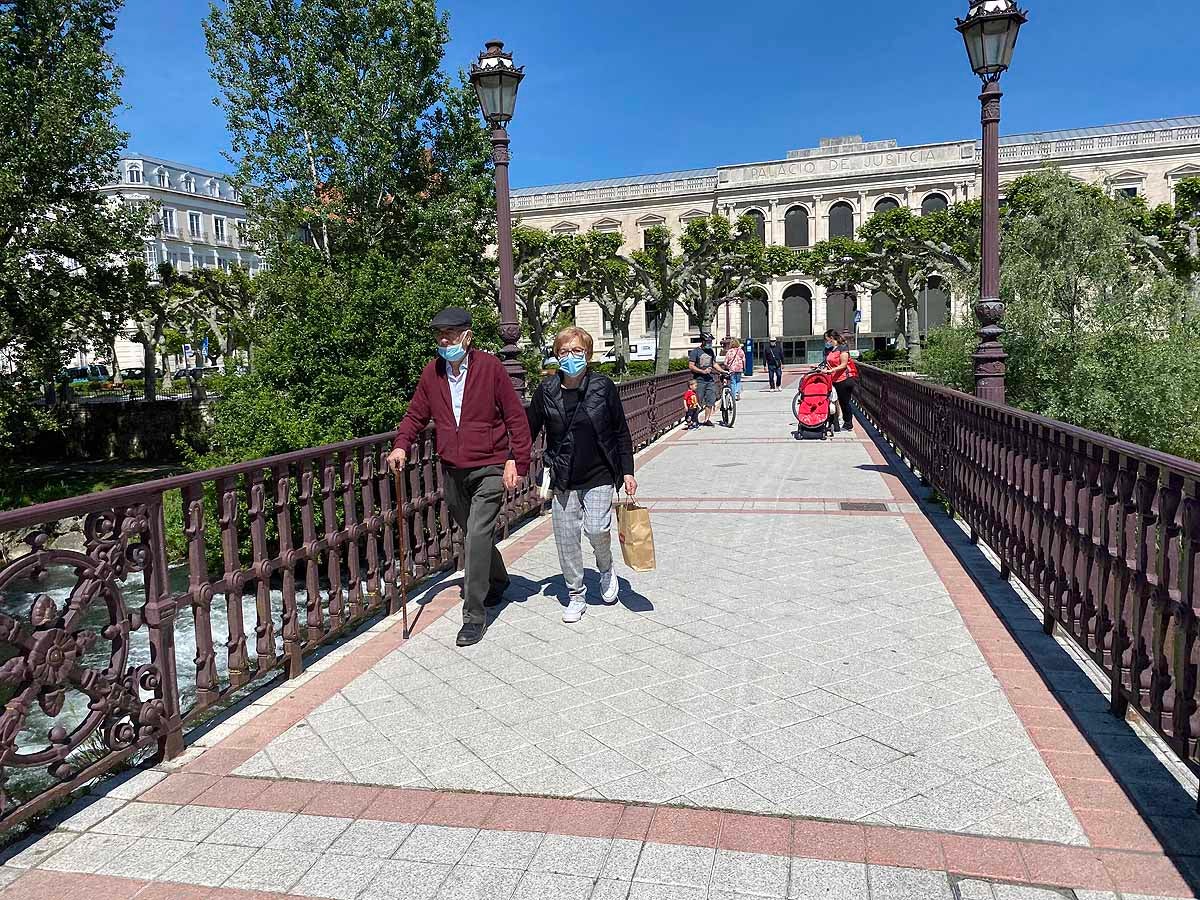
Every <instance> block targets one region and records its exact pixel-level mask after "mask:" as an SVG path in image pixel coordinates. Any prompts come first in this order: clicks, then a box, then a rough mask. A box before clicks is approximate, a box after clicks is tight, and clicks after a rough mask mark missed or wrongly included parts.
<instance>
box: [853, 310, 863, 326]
mask: <svg viewBox="0 0 1200 900" xmlns="http://www.w3.org/2000/svg"><path fill="white" fill-rule="evenodd" d="M854 324H855V325H861V324H862V310H861V309H856V310H855V311H854Z"/></svg>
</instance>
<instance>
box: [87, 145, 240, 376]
mask: <svg viewBox="0 0 1200 900" xmlns="http://www.w3.org/2000/svg"><path fill="white" fill-rule="evenodd" d="M103 191H104V192H105V193H107V194H109V195H111V196H113V197H116V198H119V200H120V202H122V203H150V204H154V205H155V206H156V207H157V208H158V210H159V212H158V225H159V227H158V228H157V229H156V230H155V231H154V233H152V234H149V235H147V236H146V241H145V255H146V265H147V266H148V267H150V268H151V269H153V268H156V267H157V266H158V265H159V264H160V263H164V262H169V263H171V264H172V265H173V266H174V267H175V268H176V270H177V271H179V272H190V271H192V270H193V269H202V268H218V269H224V270H226V271H228V270H229V269H230V268H231V267H233V266H239V267H241V268H243V269H245V270H246V271H248V272H250V273H251V274H256V273H257V272H258V270H259V269H260V268H261V267H262V265H263V263H262V260H261V259H260V257H259V255H258V253H257V252H255V249H254V247H253V246H252V245H250V244H249V243H248V242H247V240H246V239H245V237H244V234H245V224H246V207H245V206H244V205H243V204H242V201H241V198H239V197H238V194H237V191H236V190H234V188H233V186H232V185H231V184H230V183H229V180H228V176H225V175H222V174H220V173H217V172H210V171H207V170H205V169H200V168H196V167H195V166H189V165H187V164H185V163H177V162H171V161H169V160H165V159H158V158H156V157H153V156H142V155H138V154H129V155H126V156H123V157H121V160H120V163H119V165H118V168H117V172H116V177H115V178H114V179H113V181H112V183H111V184H109V185H107V186H105V187H104V188H103ZM116 351H117V360H118V365H119V366H120V367H121V368H125V367H134V366H141V365H142V360H143V356H142V346H141V345H140V344H137V343H134V342H133V341H130V340H128V339H121V340H118V342H117V347H116ZM178 362H179V363H180V364H182V360H179V361H178ZM193 364H198V363H196V362H195V361H193Z"/></svg>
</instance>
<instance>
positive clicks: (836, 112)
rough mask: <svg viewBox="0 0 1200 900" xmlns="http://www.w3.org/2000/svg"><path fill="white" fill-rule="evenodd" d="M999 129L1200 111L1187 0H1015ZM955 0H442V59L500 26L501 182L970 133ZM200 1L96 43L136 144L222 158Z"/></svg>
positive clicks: (974, 120) (961, 7) (139, 13)
mask: <svg viewBox="0 0 1200 900" xmlns="http://www.w3.org/2000/svg"><path fill="white" fill-rule="evenodd" d="M1027 5H1028V6H1029V8H1030V23H1029V24H1028V25H1026V26H1025V29H1024V30H1023V31H1022V34H1021V41H1020V45H1019V46H1018V47H1017V56H1016V60H1015V62H1014V66H1013V70H1012V71H1011V72H1010V73H1009V74H1008V75H1007V76H1005V80H1004V88H1005V109H1004V125H1003V130H1004V132H1005V133H1009V134H1011V133H1015V132H1020V131H1031V130H1041V129H1051V128H1068V127H1078V126H1085V125H1100V124H1106V123H1110V122H1120V121H1128V120H1132V119H1142V118H1158V117H1164V116H1178V115H1200V87H1198V85H1197V82H1196V76H1195V68H1196V65H1195V47H1196V36H1197V34H1200V4H1190V3H1179V2H1178V0H1172V2H1167V0H1141V2H1139V3H1136V4H1130V3H1128V0H1089V2H1087V3H1081V2H1076V0H1027ZM967 6H968V3H967V0H899V2H898V0H833V2H830V0H771V2H768V0H739V2H720V3H718V2H715V0H604V2H599V0H505V2H501V0H490V2H485V0H442V8H443V9H445V10H447V11H448V12H449V13H450V28H451V36H452V40H451V43H450V46H449V47H448V50H447V54H446V61H445V65H446V67H447V68H448V69H451V70H457V69H458V68H461V67H465V66H467V65H469V63H470V61H471V60H472V59H473V58H474V57H475V56H476V55H477V54H478V53H479V51H480V49H481V48H482V46H483V42H484V41H485V40H486V39H488V38H492V37H497V38H500V39H502V40H504V41H505V42H506V44H507V45H508V49H509V50H511V51H513V52H514V54H515V55H516V60H517V62H518V63H520V64H524V65H525V66H526V74H527V77H526V79H525V81H524V83H523V84H522V87H521V95H520V98H519V101H518V104H517V117H516V119H515V120H514V122H513V126H512V128H511V134H512V138H513V164H512V179H513V183H514V185H516V186H525V185H537V184H549V183H554V182H559V181H575V180H585V179H590V178H606V177H615V176H620V175H633V174H642V173H650V172H661V171H669V170H673V169H687V168H694V167H700V166H710V165H719V164H727V163H738V162H754V161H764V160H771V159H779V158H781V157H783V156H785V155H786V153H787V151H788V150H789V149H795V148H799V147H811V146H815V145H816V144H817V142H818V140H819V139H820V138H821V137H828V136H835V135H844V134H861V135H863V136H864V137H865V138H867V139H868V140H877V139H882V138H895V139H897V140H899V141H900V142H901V143H902V144H904V143H920V142H925V141H939V140H955V139H961V138H964V137H971V136H974V135H975V134H977V132H978V128H979V124H978V123H979V118H978V116H979V107H978V103H977V102H976V100H975V95H976V94H977V93H978V91H977V87H978V84H977V82H976V81H975V80H974V76H973V75H971V73H970V71H969V69H968V67H967V61H966V53H965V51H964V49H963V46H962V41H961V39H960V38H959V36H958V34H957V33H955V31H954V30H953V25H954V16H955V15H961V14H963V13H964V12H965V10H966V8H967ZM207 9H208V3H207V2H202V0H173V2H171V3H163V2H162V0H127V3H126V7H125V9H124V11H123V12H122V14H121V18H120V22H119V24H118V28H117V33H116V36H115V38H114V41H113V52H114V54H115V55H116V57H117V60H118V62H119V63H120V65H121V66H123V67H124V69H125V73H126V74H125V85H124V88H123V92H122V96H123V98H124V101H125V103H126V104H127V106H128V107H129V108H128V109H127V110H126V111H124V112H123V113H122V114H121V116H120V122H121V125H122V127H124V128H125V129H126V130H127V131H129V132H130V134H131V137H130V147H131V148H132V149H134V150H136V151H138V152H140V153H145V154H148V155H152V156H160V157H165V158H168V159H174V160H180V161H184V162H189V163H191V164H193V165H195V166H198V167H205V168H213V169H218V170H224V169H227V168H228V166H227V164H226V163H225V162H224V160H223V158H222V156H221V153H222V151H223V150H225V149H227V147H228V144H229V141H228V135H227V134H226V132H225V123H224V117H223V115H222V114H221V112H220V110H219V109H217V108H216V107H215V106H214V105H213V103H212V98H213V96H214V95H215V93H216V86H215V84H214V83H213V81H212V79H211V78H210V77H209V74H208V69H209V64H208V59H207V57H206V55H205V52H204V36H203V33H202V31H201V29H200V22H201V20H202V19H203V17H204V16H205V14H206V12H207Z"/></svg>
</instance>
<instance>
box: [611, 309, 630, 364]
mask: <svg viewBox="0 0 1200 900" xmlns="http://www.w3.org/2000/svg"><path fill="white" fill-rule="evenodd" d="M613 355H614V356H615V357H616V364H615V365H614V367H613V369H614V372H615V374H616V375H617V376H621V375H624V374H625V373H626V371H628V369H629V323H628V322H625V323H624V324H621V323H619V322H613Z"/></svg>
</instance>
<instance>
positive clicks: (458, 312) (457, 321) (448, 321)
mask: <svg viewBox="0 0 1200 900" xmlns="http://www.w3.org/2000/svg"><path fill="white" fill-rule="evenodd" d="M429 324H430V326H432V327H433V328H435V329H437V330H438V331H441V330H442V329H443V328H470V327H471V314H470V313H469V312H467V311H466V310H465V309H460V308H459V307H457V306H448V307H446V308H445V309H443V310H442V311H441V312H440V313H438V314H437V315H436V316H434V317H433V321H432V322H430V323H429Z"/></svg>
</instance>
